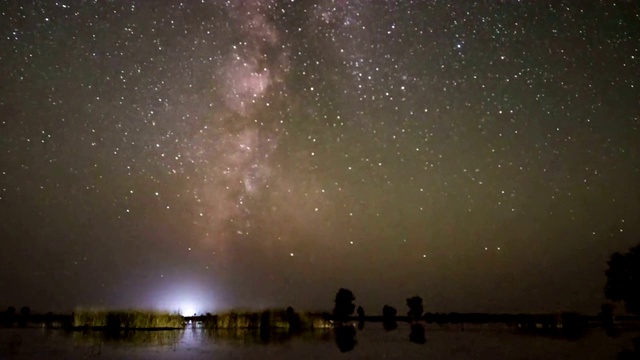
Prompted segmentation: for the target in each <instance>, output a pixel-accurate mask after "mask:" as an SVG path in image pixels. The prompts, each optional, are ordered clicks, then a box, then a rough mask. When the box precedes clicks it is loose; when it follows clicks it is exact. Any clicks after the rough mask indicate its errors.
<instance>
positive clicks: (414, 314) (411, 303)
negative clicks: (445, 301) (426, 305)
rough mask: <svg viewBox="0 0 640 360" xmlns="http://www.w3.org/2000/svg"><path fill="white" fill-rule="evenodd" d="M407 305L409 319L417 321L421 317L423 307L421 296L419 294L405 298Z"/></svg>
mask: <svg viewBox="0 0 640 360" xmlns="http://www.w3.org/2000/svg"><path fill="white" fill-rule="evenodd" d="M407 306H408V307H409V311H408V312H407V316H408V317H409V320H411V321H418V320H420V318H421V317H422V313H423V312H424V309H423V308H422V298H421V297H420V296H414V297H411V298H408V299H407Z"/></svg>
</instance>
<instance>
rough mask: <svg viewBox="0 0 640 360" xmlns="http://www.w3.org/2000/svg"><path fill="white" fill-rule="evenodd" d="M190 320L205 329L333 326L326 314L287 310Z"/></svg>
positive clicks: (245, 312)
mask: <svg viewBox="0 0 640 360" xmlns="http://www.w3.org/2000/svg"><path fill="white" fill-rule="evenodd" d="M189 319H190V320H192V321H196V322H201V323H202V325H203V327H205V328H207V329H279V330H285V331H290V330H313V329H326V328H331V327H332V326H333V325H332V322H331V321H330V320H329V319H328V318H327V316H326V315H325V314H322V313H311V312H300V313H295V312H293V311H287V310H265V311H262V312H249V311H229V312H226V313H221V314H216V315H206V316H198V317H193V318H189Z"/></svg>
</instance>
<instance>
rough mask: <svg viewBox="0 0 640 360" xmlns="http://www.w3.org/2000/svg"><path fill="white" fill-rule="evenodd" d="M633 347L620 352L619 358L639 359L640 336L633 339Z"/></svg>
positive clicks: (622, 359)
mask: <svg viewBox="0 0 640 360" xmlns="http://www.w3.org/2000/svg"><path fill="white" fill-rule="evenodd" d="M631 342H632V343H633V349H622V350H620V352H619V353H618V357H617V359H618V360H638V359H640V337H637V338H634V339H633V340H632V341H631Z"/></svg>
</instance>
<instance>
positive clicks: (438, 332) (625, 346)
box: [0, 322, 640, 360]
mask: <svg viewBox="0 0 640 360" xmlns="http://www.w3.org/2000/svg"><path fill="white" fill-rule="evenodd" d="M358 325H360V324H358V323H353V324H347V325H342V326H339V327H336V328H334V329H326V330H319V331H310V332H286V331H280V332H279V331H275V332H261V331H259V330H207V329H203V328H195V327H187V328H186V329H185V330H164V331H121V332H104V331H85V332H82V331H74V332H65V331H62V330H41V329H33V328H31V329H0V358H2V359H5V358H8V359H16V360H25V359H41V358H47V359H64V360H73V359H87V358H89V359H91V358H100V359H115V358H118V359H134V360H135V359H139V360H141V359H159V360H161V359H166V360H177V359H183V358H191V359H196V360H197V359H211V358H216V359H219V360H228V359H240V358H241V359H262V358H264V354H269V356H268V357H272V358H279V359H285V360H286V359H301V358H307V357H308V356H309V354H310V353H313V354H317V356H315V358H316V359H333V358H335V356H336V355H338V354H340V353H346V354H345V356H347V357H352V358H353V357H355V358H382V357H386V358H387V359H398V360H399V359H402V360H407V359H423V358H446V359H469V358H475V359H495V358H501V359H532V358H563V359H576V360H578V359H579V360H588V359H593V360H596V359H598V360H599V359H612V360H613V359H617V360H630V359H640V356H639V355H640V338H639V337H637V336H638V334H637V332H636V333H629V332H622V333H621V334H620V335H619V337H616V338H611V337H608V336H607V335H606V332H605V329H594V330H589V331H588V332H587V333H586V334H585V335H584V338H581V339H575V340H571V341H567V339H566V338H563V337H556V336H548V335H545V334H533V333H523V332H521V331H517V330H514V329H505V328H497V327H490V326H485V325H478V326H467V327H465V329H464V330H461V328H460V327H459V326H457V327H453V326H452V327H447V326H435V325H429V324H423V323H418V324H407V323H403V322H401V323H397V324H394V325H391V324H382V325H383V326H380V324H366V326H364V327H362V326H358ZM373 325H375V326H373ZM390 329H393V330H390ZM386 330H390V331H386ZM634 338H635V339H634ZM416 344H420V345H416ZM523 349H526V351H523Z"/></svg>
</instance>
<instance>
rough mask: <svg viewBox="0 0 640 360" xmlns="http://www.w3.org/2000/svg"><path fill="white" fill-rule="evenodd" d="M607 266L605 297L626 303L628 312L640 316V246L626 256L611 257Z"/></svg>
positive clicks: (617, 254) (619, 254)
mask: <svg viewBox="0 0 640 360" xmlns="http://www.w3.org/2000/svg"><path fill="white" fill-rule="evenodd" d="M607 264H608V265H609V268H608V269H607V271H606V272H605V275H606V276H607V284H606V285H605V288H604V294H605V296H606V297H607V299H609V300H612V301H622V302H624V306H625V309H626V310H627V312H629V313H632V314H640V244H639V245H636V246H635V247H632V248H631V249H629V252H628V253H626V254H624V255H623V254H621V253H615V254H613V255H611V259H610V260H609V261H608V262H607Z"/></svg>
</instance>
